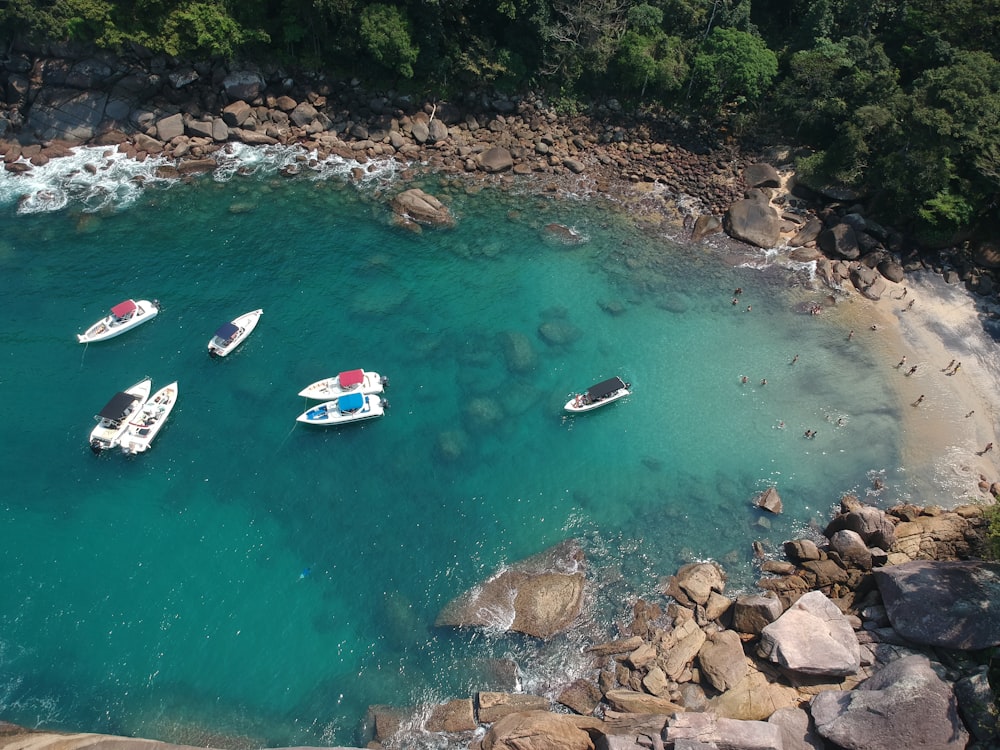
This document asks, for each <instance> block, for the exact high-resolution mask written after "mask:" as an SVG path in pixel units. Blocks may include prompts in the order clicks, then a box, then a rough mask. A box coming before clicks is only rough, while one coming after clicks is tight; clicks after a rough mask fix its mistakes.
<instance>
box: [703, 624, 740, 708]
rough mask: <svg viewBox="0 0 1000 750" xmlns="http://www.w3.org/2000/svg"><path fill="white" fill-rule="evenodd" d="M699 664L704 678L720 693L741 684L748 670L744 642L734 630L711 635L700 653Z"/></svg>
mask: <svg viewBox="0 0 1000 750" xmlns="http://www.w3.org/2000/svg"><path fill="white" fill-rule="evenodd" d="M698 664H699V665H701V674H702V676H703V677H704V678H705V679H706V680H708V682H709V684H711V686H712V687H714V688H715V689H716V690H718V691H719V692H720V693H724V692H726V691H727V690H729V688H731V687H735V686H736V685H737V684H739V683H740V682H741V681H742V680H743V678H744V677H746V674H747V670H748V667H747V660H746V655H745V654H744V653H743V642H742V641H741V640H740V637H739V635H738V634H737V633H736V632H735V631H733V630H722V631H719V632H717V633H709V634H708V637H707V638H706V640H705V642H704V643H703V644H702V645H701V650H700V651H699V652H698Z"/></svg>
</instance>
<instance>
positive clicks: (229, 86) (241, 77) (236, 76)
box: [222, 70, 264, 102]
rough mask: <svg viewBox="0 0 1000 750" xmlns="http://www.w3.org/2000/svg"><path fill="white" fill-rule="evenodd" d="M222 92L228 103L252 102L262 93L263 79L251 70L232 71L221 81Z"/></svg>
mask: <svg viewBox="0 0 1000 750" xmlns="http://www.w3.org/2000/svg"><path fill="white" fill-rule="evenodd" d="M222 90H223V91H224V92H225V93H226V96H227V97H228V98H229V101H236V100H237V99H242V100H243V101H246V102H252V101H253V100H254V99H256V98H257V97H258V96H260V95H261V92H263V91H264V78H263V76H261V74H260V73H257V72H256V71H252V70H234V71H233V72H232V73H230V74H229V75H227V76H226V77H225V78H224V79H222Z"/></svg>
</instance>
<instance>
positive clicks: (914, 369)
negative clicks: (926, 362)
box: [906, 365, 917, 375]
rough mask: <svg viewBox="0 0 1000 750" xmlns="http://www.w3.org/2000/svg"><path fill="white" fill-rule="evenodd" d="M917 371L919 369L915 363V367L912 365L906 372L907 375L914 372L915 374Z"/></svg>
mask: <svg viewBox="0 0 1000 750" xmlns="http://www.w3.org/2000/svg"><path fill="white" fill-rule="evenodd" d="M916 371H917V366H916V365H913V367H911V368H910V369H909V370H907V371H906V374H907V375H912V374H913V373H915V372H916Z"/></svg>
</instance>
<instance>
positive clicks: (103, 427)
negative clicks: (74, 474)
mask: <svg viewBox="0 0 1000 750" xmlns="http://www.w3.org/2000/svg"><path fill="white" fill-rule="evenodd" d="M152 389H153V381H152V380H151V379H149V378H146V379H144V380H140V381H139V382H138V383H136V384H135V385H133V386H132V387H131V388H128V389H127V390H124V391H119V392H118V393H116V394H115V395H114V396H112V397H111V400H110V401H108V403H107V405H105V407H104V408H103V409H101V410H100V411H99V412H98V413H97V415H96V416H95V417H94V419H96V420H97V426H96V427H94V429H93V430H91V431H90V449H91V450H92V451H93V452H94V453H100V452H101V451H105V450H108V449H109V448H113V447H115V446H116V445H118V442H119V440H121V436H122V435H123V434H124V432H125V430H126V429H128V422H129V419H130V418H131V417H132V415H133V414H135V413H136V412H138V411H139V409H141V408H142V405H143V404H145V403H146V401H147V399H148V398H149V393H150V391H151V390H152Z"/></svg>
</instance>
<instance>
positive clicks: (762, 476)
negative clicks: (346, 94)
mask: <svg viewBox="0 0 1000 750" xmlns="http://www.w3.org/2000/svg"><path fill="white" fill-rule="evenodd" d="M77 177H78V176H77ZM77 177H60V178H58V179H59V180H61V182H57V183H53V184H58V185H71V183H72V180H73V179H77ZM12 179H15V178H10V177H5V178H3V180H4V181H3V183H2V185H0V196H2V197H3V198H4V200H5V203H4V204H3V205H2V206H0V225H2V230H3V231H2V234H0V237H2V238H3V239H2V240H0V320H2V321H3V323H2V328H0V336H2V339H3V342H4V346H3V355H4V362H3V369H2V370H0V398H2V401H3V404H4V413H5V415H6V418H5V419H4V421H3V426H2V430H3V433H2V434H3V442H4V445H5V447H6V449H5V451H4V457H3V467H4V468H3V475H4V486H5V488H6V489H5V490H4V499H3V502H2V504H0V522H2V524H3V528H4V529H5V532H6V533H5V544H4V545H3V548H2V550H0V573H2V575H3V580H4V582H5V596H4V598H3V605H2V608H0V716H2V717H3V718H4V719H5V720H9V721H13V722H16V723H20V724H25V725H30V726H43V727H48V728H61V729H73V730H83V731H95V732H113V733H122V734H129V735H139V736H145V737H153V738H158V739H163V740H170V741H177V742H193V743H196V744H197V743H211V744H214V745H216V746H251V745H254V744H263V745H272V746H274V745H318V744H334V743H340V744H352V743H357V744H360V743H362V742H363V741H364V739H365V737H364V734H363V732H364V716H365V711H366V709H367V707H368V706H369V705H371V704H378V703H388V704H394V705H411V704H418V703H421V702H425V701H435V700H445V699H449V698H453V697H464V696H467V695H469V694H470V693H471V692H472V691H475V690H478V689H483V688H490V687H494V688H509V687H510V685H509V684H507V683H506V682H505V680H504V678H503V677H502V674H501V673H502V672H503V669H502V668H499V667H498V666H497V665H498V664H502V663H504V662H507V663H509V662H514V663H516V664H517V667H518V669H519V670H520V672H521V679H522V683H523V685H524V687H525V688H526V689H530V690H533V691H536V692H545V691H550V690H554V689H555V688H556V687H558V685H559V684H560V683H561V681H563V680H565V679H567V678H569V679H572V678H574V677H576V676H577V675H578V674H580V673H583V671H584V670H585V667H586V662H585V660H583V659H582V658H581V657H580V656H579V655H578V649H577V648H576V647H575V646H574V643H575V639H576V638H578V637H579V636H578V635H573V636H569V637H561V638H557V639H555V640H554V642H553V643H551V644H545V645H543V644H538V643H536V642H533V641H530V640H528V639H523V638H516V637H506V636H503V635H502V634H497V633H492V634H491V633H487V634H482V633H456V632H452V631H449V630H442V629H437V628H435V627H434V619H435V616H436V614H437V612H438V611H439V610H440V609H441V607H442V606H443V605H444V604H445V603H446V602H447V601H448V600H450V599H451V598H452V597H454V596H456V595H458V594H459V593H461V592H462V591H464V590H466V589H467V588H469V587H470V586H473V585H475V584H476V583H477V582H479V581H481V580H483V579H484V578H485V577H487V576H489V575H490V574H491V573H492V572H494V571H495V570H497V569H498V568H499V567H501V566H503V565H504V564H507V563H511V562H514V561H517V560H519V559H522V558H524V557H527V556H529V555H532V554H535V553H537V552H540V551H542V550H544V549H546V548H547V547H550V546H552V545H554V544H557V543H558V542H560V541H562V540H564V539H566V538H570V537H573V538H577V539H580V540H581V541H582V543H583V545H584V549H585V550H586V552H587V556H588V577H589V579H590V581H591V584H592V585H591V595H590V597H589V600H588V607H587V612H586V614H585V617H584V618H583V622H582V624H581V632H586V633H591V634H594V637H601V636H606V635H608V634H610V633H612V632H613V625H614V623H615V622H616V621H617V620H619V619H622V618H623V617H624V613H625V612H627V609H628V606H629V605H630V603H631V601H632V600H633V599H634V597H635V596H637V595H654V594H655V591H656V588H657V585H658V582H659V580H660V578H661V577H662V576H665V575H669V574H670V573H672V572H673V571H674V570H675V569H676V567H677V566H678V565H680V564H682V563H685V562H689V561H691V560H696V559H708V558H715V559H719V560H722V561H724V563H725V565H726V568H727V570H728V571H729V573H730V575H731V580H732V585H733V586H734V587H737V588H738V587H740V586H745V585H747V584H749V582H751V581H752V580H753V578H754V572H755V569H754V561H753V555H752V551H751V542H752V541H754V540H762V541H764V542H765V543H766V544H767V545H768V546H769V548H770V549H772V550H773V549H776V548H777V547H778V545H780V542H781V541H782V540H783V539H785V538H788V537H789V536H791V535H793V534H796V533H801V532H802V531H803V530H804V529H806V528H807V527H808V526H809V525H810V524H817V523H818V524H822V523H824V522H825V521H826V519H827V518H828V515H829V512H830V508H831V507H832V506H833V505H834V504H835V503H836V502H837V501H838V500H839V497H840V495H841V493H843V492H845V491H860V492H864V491H865V488H867V487H869V486H870V484H871V478H872V475H873V473H883V474H888V475H891V476H893V477H896V476H897V475H898V474H899V472H900V471H901V470H902V467H900V466H899V440H900V436H899V434H898V424H897V416H898V415H897V412H896V409H897V405H896V400H895V398H894V397H893V396H892V395H891V393H890V392H889V390H888V388H887V387H886V384H885V383H884V382H883V380H882V378H883V377H884V375H885V373H884V368H883V367H882V364H881V363H878V364H877V363H876V357H875V355H874V354H873V353H872V352H870V351H868V350H867V349H866V348H865V346H866V345H865V343H864V342H863V341H861V340H859V339H860V338H861V337H857V338H856V339H855V340H853V341H848V339H847V336H846V334H845V331H844V328H843V326H842V325H841V324H839V323H838V322H837V321H836V320H834V319H833V317H832V316H822V315H821V316H811V315H808V314H806V313H804V312H803V311H804V309H805V308H806V306H807V305H808V304H809V303H810V302H811V301H813V300H818V299H820V293H819V292H815V291H810V290H809V289H808V288H803V287H802V286H800V285H798V284H795V283H792V282H790V279H789V274H788V272H787V271H785V270H782V269H777V268H774V267H771V266H769V265H767V263H766V262H763V260H762V262H761V263H758V264H755V266H756V267H744V266H735V267H734V265H733V263H731V262H728V260H727V256H726V255H725V254H724V253H723V252H722V251H719V250H715V251H713V250H710V249H706V248H696V249H690V248H685V247H683V246H680V245H677V244H674V243H672V242H670V241H669V240H668V239H666V238H663V237H653V236H649V235H647V234H644V233H642V232H640V231H638V230H637V229H636V228H635V227H633V226H632V225H630V224H629V223H628V221H627V218H626V217H623V216H622V215H621V214H620V213H618V212H616V211H614V210H611V209H610V208H609V207H607V206H602V205H598V204H597V203H594V202H586V201H581V200H567V199H562V200H559V199H556V198H554V197H539V196H532V195H530V194H523V193H519V192H516V191H515V192H504V191H500V190H495V189H493V190H490V189H488V190H484V191H475V192H466V191H465V190H463V188H462V183H460V182H449V181H446V180H444V179H443V178H442V179H429V180H427V181H426V182H425V183H423V184H424V187H425V188H426V189H428V190H429V191H430V192H433V193H435V194H437V195H439V196H440V197H442V198H443V199H444V200H445V201H446V202H447V203H449V204H450V205H451V206H452V210H453V212H454V213H455V215H456V217H457V219H458V224H457V227H456V228H455V229H452V230H443V231H424V232H422V233H419V234H417V233H411V232H408V231H405V230H401V229H398V228H394V227H393V226H392V225H391V222H390V220H389V218H390V217H389V212H388V210H387V209H386V207H385V203H386V200H385V199H386V196H388V195H391V193H392V191H393V190H397V189H399V187H398V186H397V182H398V181H397V179H396V178H394V177H393V176H392V175H391V174H385V175H381V176H375V177H373V178H372V179H370V180H369V181H368V182H366V183H364V184H361V185H353V184H348V182H347V181H346V180H344V179H343V178H341V177H339V176H337V175H336V174H327V175H324V176H323V178H322V179H316V178H315V176H314V175H310V176H308V177H301V178H297V179H286V178H279V177H276V176H275V174H274V172H273V170H267V169H259V170H258V171H257V172H255V173H254V174H252V175H249V176H233V177H232V178H231V179H228V180H222V181H216V180H213V179H212V178H210V177H206V178H203V179H199V180H196V181H194V182H193V183H191V184H174V185H167V184H161V185H154V184H151V182H152V181H150V182H149V183H147V187H146V188H145V189H140V188H139V187H138V186H137V184H136V183H135V182H134V181H129V180H126V179H125V178H119V176H118V175H117V174H114V175H111V176H110V177H109V178H108V180H107V181H106V182H105V183H104V184H103V185H102V186H100V189H97V188H95V187H94V186H92V185H89V186H86V187H79V186H77V187H76V188H75V192H73V190H70V194H69V197H68V199H67V201H66V206H65V207H64V208H60V209H59V210H53V211H43V212H38V213H24V211H25V210H26V209H27V210H30V209H31V208H32V207H33V205H34V204H32V203H30V202H29V203H22V204H21V213H19V212H18V205H19V204H18V202H17V192H18V190H19V189H20V188H19V187H17V185H19V184H20V183H12V182H11V180H12ZM399 184H401V183H399ZM5 191H6V192H5ZM42 197H43V198H45V196H42ZM56 204H61V200H59V201H56ZM102 204H104V207H103V208H99V210H97V211H94V212H87V211H86V210H84V209H85V208H86V207H89V208H91V209H92V208H94V207H95V206H97V207H100V206H101V205H102ZM550 222H558V223H561V224H565V225H567V226H572V227H574V228H575V229H576V230H577V231H578V232H580V233H581V235H582V236H584V237H585V238H586V241H585V242H583V243H581V244H576V245H566V244H562V243H560V242H558V241H553V240H550V239H548V238H547V234H546V232H545V231H544V227H545V225H546V224H548V223H550ZM735 287H742V288H743V290H744V292H743V295H742V297H741V302H740V304H739V305H733V304H731V298H732V293H733V289H734V288H735ZM128 297H133V298H148V299H152V298H156V299H158V300H160V302H161V304H162V310H161V313H160V315H159V316H158V317H157V318H156V319H155V320H153V321H151V322H149V323H147V324H145V325H143V326H141V327H139V328H137V329H136V330H134V331H131V332H129V333H127V334H125V335H123V336H121V337H120V338H116V339H114V340H111V341H108V342H104V343H100V344H92V345H90V346H87V347H84V346H82V345H80V344H77V343H76V341H75V336H74V334H76V333H77V332H79V331H82V330H84V329H85V327H86V326H87V325H88V324H89V323H91V322H92V321H93V320H95V319H97V318H99V317H101V316H102V315H103V314H104V310H105V309H106V308H107V307H108V306H110V305H111V304H114V303H116V302H118V301H120V300H121V299H124V298H128ZM747 305H752V311H749V312H748V311H747V310H746V306H747ZM258 307H262V308H263V309H264V316H263V318H262V319H261V322H260V324H259V326H258V327H257V329H256V331H255V332H254V333H253V335H252V336H251V337H250V338H249V339H248V340H247V341H246V343H244V345H243V346H242V347H241V348H240V349H239V350H237V351H236V353H234V354H233V355H231V356H230V357H228V358H227V359H225V360H211V359H210V358H209V357H208V356H207V354H206V348H205V347H206V343H207V341H208V339H209V338H210V336H211V335H212V333H213V332H214V330H215V329H216V328H217V327H218V325H219V324H220V323H222V322H225V321H227V320H229V319H230V318H233V317H236V316H237V315H239V314H241V313H244V312H246V311H248V310H252V309H255V308H258ZM795 355H798V360H797V361H796V362H795V363H794V364H793V363H792V360H793V357H795ZM355 367H363V368H366V369H372V370H376V371H378V372H380V373H382V374H383V375H386V376H388V377H389V378H390V381H391V385H390V387H389V389H388V391H387V397H388V398H389V401H390V403H391V408H390V410H389V413H388V415H387V416H386V417H385V418H383V419H381V420H375V421H372V422H368V423H365V424H363V425H357V426H352V427H350V428H345V429H340V430H337V429H323V428H310V427H308V426H303V425H296V423H295V421H294V420H295V417H296V415H298V414H299V413H300V412H301V411H302V410H303V409H304V407H305V402H304V401H303V400H302V399H301V398H299V397H297V396H296V393H297V392H298V391H299V390H300V389H301V388H302V387H304V386H305V385H307V384H308V383H311V382H312V381H314V380H317V379H319V378H321V377H325V376H330V375H333V374H336V373H337V372H338V371H340V370H343V369H351V368H355ZM844 373H850V374H851V376H850V377H845V376H844ZM616 374H619V375H621V376H622V377H624V378H625V379H626V380H628V381H630V382H631V383H632V385H633V387H634V395H632V396H631V397H630V398H629V399H627V400H625V401H624V402H619V403H616V404H614V405H612V406H609V407H608V408H606V409H601V410H599V411H597V412H594V413H591V414H587V415H584V416H578V417H566V416H564V415H563V414H562V411H561V407H562V404H563V403H564V402H565V401H566V400H567V399H568V398H569V397H570V395H571V394H572V392H574V391H575V390H579V389H582V388H585V387H586V386H588V385H590V384H592V383H594V382H596V381H598V380H601V379H604V378H607V377H610V376H612V375H616ZM742 375H746V376H747V378H748V382H747V383H746V384H743V383H741V376H742ZM144 376H150V377H152V378H153V383H154V389H155V388H157V387H159V386H162V385H164V384H166V383H168V382H170V381H173V380H177V381H179V400H178V405H177V407H176V408H175V410H174V412H173V414H172V416H171V417H170V421H169V422H168V424H167V425H166V427H165V428H164V430H163V431H162V432H161V433H160V435H159V436H158V437H157V439H156V441H155V443H154V444H153V446H152V449H151V450H150V451H149V453H147V454H145V455H141V456H137V457H130V458H126V457H125V456H122V455H120V454H117V453H114V454H111V453H105V454H104V455H101V456H99V457H95V456H94V455H92V454H91V452H90V450H89V448H88V445H87V436H88V434H89V431H90V428H91V426H92V424H93V420H92V415H93V414H95V413H96V412H97V411H98V410H99V409H100V407H101V406H103V405H104V403H105V402H106V401H107V400H108V398H110V397H111V395H113V394H114V392H115V391H117V390H119V389H123V388H125V387H127V386H129V385H131V384H132V383H134V382H136V381H137V380H139V379H141V378H143V377H144ZM764 378H766V379H767V384H766V385H761V384H760V383H761V380H762V379H764ZM862 405H865V406H864V408H862ZM867 405H870V406H867ZM838 420H839V422H840V423H838ZM782 422H783V423H784V425H785V426H784V428H781V427H779V425H780V423H782ZM805 429H815V430H817V431H818V436H817V437H816V438H815V439H813V440H807V439H805V438H804V437H803V431H804V430H805ZM905 481H907V480H906V478H905V474H904V475H902V476H901V478H900V479H899V483H900V486H902V487H903V490H901V491H905ZM770 485H775V486H777V487H778V489H779V492H780V493H781V495H782V497H783V499H784V505H785V512H784V514H783V515H781V516H775V517H766V518H765V517H763V516H762V515H761V514H760V513H759V512H758V511H756V510H755V509H754V508H753V507H752V499H753V496H754V495H755V494H756V493H757V492H760V491H761V490H763V489H764V488H766V487H768V486H770Z"/></svg>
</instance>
